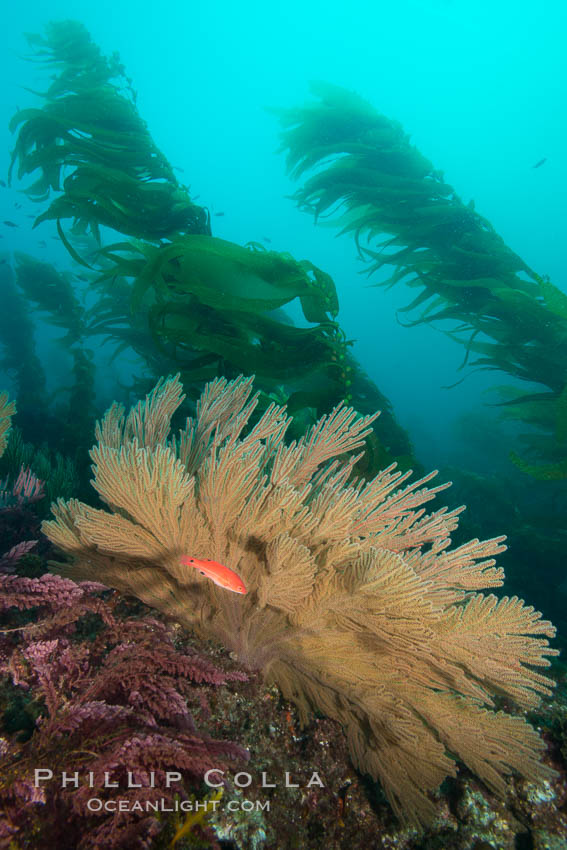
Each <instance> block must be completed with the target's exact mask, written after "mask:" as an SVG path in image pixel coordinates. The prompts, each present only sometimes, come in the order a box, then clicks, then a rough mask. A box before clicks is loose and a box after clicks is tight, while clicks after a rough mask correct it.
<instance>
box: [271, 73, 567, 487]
mask: <svg viewBox="0 0 567 850" xmlns="http://www.w3.org/2000/svg"><path fill="white" fill-rule="evenodd" d="M312 92H313V94H314V96H315V97H316V100H314V101H312V102H310V103H309V104H308V105H306V106H304V107H299V108H292V109H282V110H278V111H277V112H278V114H279V116H280V119H281V123H282V127H283V129H282V133H281V138H282V146H281V149H282V150H283V151H285V152H286V154H287V167H288V171H289V173H290V174H291V175H292V176H293V177H294V178H304V182H303V185H302V186H301V188H300V189H298V191H297V192H296V193H295V195H294V198H295V200H296V201H297V204H298V205H299V207H300V208H301V209H304V210H306V211H308V212H312V213H313V214H314V215H315V218H316V219H317V218H321V217H325V218H328V219H331V220H332V221H334V222H335V224H336V226H337V228H339V229H340V232H341V233H351V234H352V235H353V237H354V240H355V244H356V248H357V250H358V253H359V255H360V257H361V258H363V259H364V260H365V261H366V262H367V264H368V267H367V272H368V274H369V275H373V274H375V273H376V272H379V271H380V270H382V269H383V268H385V267H389V268H390V269H391V270H392V269H393V271H391V274H390V275H389V276H388V277H386V278H384V279H382V280H381V281H380V282H379V283H377V284H376V285H377V286H391V285H394V284H396V283H398V282H404V283H405V284H406V285H407V286H408V287H409V288H410V289H412V290H414V291H415V292H416V295H415V297H414V298H413V300H412V301H411V303H410V304H408V305H407V307H405V308H404V309H403V310H401V311H400V312H402V313H403V312H407V313H413V315H414V316H415V311H420V312H419V313H418V315H417V317H416V318H414V319H413V321H410V322H409V324H410V325H411V324H418V323H423V322H434V321H439V320H450V321H451V322H452V326H451V327H450V329H449V330H448V331H447V333H448V334H449V335H450V336H451V337H452V338H453V339H455V340H456V341H458V342H459V343H461V344H462V345H464V346H465V348H466V354H465V358H464V362H463V367H464V366H466V365H467V364H468V365H470V366H472V367H476V368H477V369H479V370H497V371H500V372H505V373H507V374H508V375H510V376H512V377H514V378H516V379H519V380H520V381H526V382H529V383H530V384H532V385H535V387H530V388H529V389H526V390H523V389H521V388H520V387H519V385H518V384H517V383H516V385H514V386H508V387H501V388H499V390H500V392H501V404H502V408H503V410H504V413H505V415H506V416H507V417H509V418H512V419H516V420H519V421H520V422H522V423H525V424H527V425H529V426H530V428H529V433H528V434H526V435H524V437H523V441H524V443H525V445H526V452H525V454H524V457H521V458H520V457H519V456H518V455H517V454H513V455H512V460H513V461H514V462H515V463H516V465H517V466H518V467H519V468H520V469H522V470H523V471H525V472H528V473H529V474H531V475H533V476H534V477H536V478H540V479H544V480H545V479H547V480H550V479H551V480H553V479H559V478H565V477H567V296H566V295H565V294H564V293H563V292H562V291H561V290H560V289H558V288H557V287H556V286H554V285H553V284H552V283H551V282H550V281H549V280H548V279H547V278H545V277H543V276H540V275H538V274H537V273H536V272H535V271H533V270H532V269H531V268H529V267H528V265H527V264H526V263H525V262H524V261H523V260H522V259H521V258H520V257H519V256H518V255H517V254H515V253H514V252H513V251H512V250H510V248H508V247H507V246H506V245H505V243H504V241H503V240H502V238H501V237H500V236H499V235H498V234H497V233H496V231H495V230H494V228H493V227H492V225H491V224H490V222H489V221H487V220H486V219H485V218H483V217H482V216H481V215H480V214H479V213H478V212H477V211H476V210H475V208H474V202H472V201H471V202H470V203H469V204H465V203H463V202H462V201H461V199H460V198H459V197H458V196H457V194H456V193H455V191H454V189H453V188H452V186H450V185H449V184H448V183H447V182H446V181H445V179H444V176H443V173H442V172H440V171H437V170H436V169H435V168H434V167H433V165H432V163H431V162H430V161H429V160H427V159H426V158H425V157H424V156H422V154H421V153H420V152H419V151H418V150H417V149H416V147H415V146H413V145H412V144H411V143H410V141H409V137H408V136H407V134H406V133H405V132H404V130H403V128H402V127H401V125H400V124H399V123H397V122H396V121H392V120H390V119H389V118H386V117H385V116H383V115H381V114H380V113H379V112H377V111H376V109H375V108H374V107H373V106H372V105H371V104H370V103H368V102H367V101H366V100H364V99H363V98H361V97H359V96H358V95H356V94H353V93H351V92H349V91H347V90H345V89H343V88H340V87H338V86H334V85H330V84H328V83H321V82H318V83H315V84H313V85H312ZM445 327H446V326H445Z"/></svg>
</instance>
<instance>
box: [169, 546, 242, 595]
mask: <svg viewBox="0 0 567 850" xmlns="http://www.w3.org/2000/svg"><path fill="white" fill-rule="evenodd" d="M181 563H182V564H183V565H184V566H185V567H195V569H197V570H199V572H200V573H201V575H202V576H207V578H210V580H211V581H214V583H215V584H218V586H219V587H224V589H225V590H232V592H233V593H246V592H247V591H246V587H245V585H244V582H243V581H242V579H241V578H240V576H239V575H237V573H235V572H234V570H231V569H229V568H228V567H224V566H223V565H222V564H219V562H218V561H211V559H210V558H190V557H189V556H188V555H182V557H181Z"/></svg>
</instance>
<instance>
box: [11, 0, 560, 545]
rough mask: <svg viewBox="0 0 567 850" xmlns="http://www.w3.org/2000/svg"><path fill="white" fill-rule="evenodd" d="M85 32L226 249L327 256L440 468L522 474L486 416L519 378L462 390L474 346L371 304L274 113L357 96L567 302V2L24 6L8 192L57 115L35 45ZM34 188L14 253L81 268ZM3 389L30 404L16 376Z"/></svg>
mask: <svg viewBox="0 0 567 850" xmlns="http://www.w3.org/2000/svg"><path fill="white" fill-rule="evenodd" d="M65 18H73V19H77V20H81V21H82V22H83V23H84V24H85V25H86V26H87V28H88V30H89V31H90V33H91V35H92V38H93V40H94V41H95V42H96V43H97V44H98V45H99V46H100V47H101V49H102V51H103V52H104V53H106V54H110V53H112V52H113V51H115V50H118V51H119V53H120V56H121V59H122V61H123V62H124V64H125V66H126V70H127V73H128V74H129V75H130V76H131V77H132V79H133V83H134V87H135V88H136V90H137V92H138V101H137V105H138V109H139V111H140V114H141V115H142V117H143V118H145V119H146V121H147V122H148V126H149V128H150V131H151V133H152V135H153V137H154V139H155V141H156V143H157V145H158V146H159V147H160V148H161V149H162V151H163V152H164V153H165V155H166V156H167V158H168V159H169V161H170V162H171V163H172V164H174V165H175V166H178V167H179V168H182V169H183V173H182V174H181V175H180V177H181V179H182V180H183V181H184V182H186V183H187V184H189V185H190V186H191V193H192V194H193V195H197V196H198V200H197V202H198V203H199V204H202V205H204V206H207V207H209V209H210V210H211V211H212V213H213V216H212V222H213V233H214V235H216V236H220V237H222V238H225V239H229V240H233V241H235V242H238V243H241V244H242V243H245V242H247V241H250V240H256V241H259V242H262V241H263V240H266V239H269V240H271V242H270V244H269V247H271V248H273V249H275V250H281V251H289V252H290V253H291V254H293V255H294V256H295V257H296V258H298V259H300V258H308V259H310V260H311V261H312V262H314V263H316V264H317V265H318V266H320V267H321V268H322V269H324V270H325V271H327V272H329V273H330V274H331V275H332V276H333V278H334V279H335V282H336V285H337V289H338V293H339V298H340V314H339V320H340V322H341V325H342V326H343V328H344V329H345V331H346V333H347V336H348V337H349V338H352V339H355V340H356V343H355V346H354V348H353V353H354V355H355V357H357V359H358V360H359V361H360V362H361V364H362V366H363V367H364V368H365V369H366V370H367V371H368V373H369V374H370V376H371V378H372V379H373V380H374V381H375V383H376V384H377V385H378V386H379V388H380V389H381V390H382V391H383V392H384V393H385V394H386V395H387V396H388V397H389V398H390V400H391V401H392V403H393V407H394V411H395V414H396V416H397V418H398V419H399V421H400V423H401V424H402V426H403V427H405V428H406V429H407V430H408V432H409V434H410V436H411V439H412V441H413V443H414V446H415V450H416V454H417V457H418V458H419V460H420V461H421V463H422V464H423V465H424V467H425V468H431V467H437V466H443V465H445V464H447V463H451V464H453V465H456V466H461V467H462V468H467V469H469V470H472V471H478V472H488V471H490V470H496V471H498V470H500V469H502V470H506V469H507V468H508V467H509V461H508V457H507V455H508V449H509V442H508V438H507V432H506V430H505V429H504V427H503V426H502V425H500V424H499V423H498V419H497V415H496V412H495V410H494V409H492V408H487V407H484V408H483V407H482V405H484V404H485V403H486V402H487V401H490V400H491V397H490V396H487V395H486V390H487V388H490V387H494V386H496V385H498V384H510V383H511V381H510V379H509V378H508V377H507V376H506V375H500V374H498V373H490V374H488V375H487V374H485V373H481V374H471V375H469V376H468V377H467V380H465V381H464V382H463V383H462V384H460V385H459V386H457V387H455V388H454V389H450V390H448V389H444V386H446V385H448V384H453V383H454V382H455V381H456V380H458V379H459V378H460V377H462V375H463V373H462V372H458V367H459V364H460V363H461V362H462V358H463V349H462V348H461V347H459V346H457V345H456V344H455V343H453V342H452V341H451V340H449V339H447V338H446V337H445V336H444V335H443V334H442V333H440V332H439V331H436V330H434V329H433V328H432V327H430V326H423V327H413V328H410V329H407V328H403V327H401V326H400V325H399V324H398V322H397V321H396V317H395V314H396V309H398V308H399V307H402V306H404V305H405V304H407V303H408V301H409V294H408V291H407V290H406V289H404V287H403V286H398V287H396V288H394V289H392V290H389V291H385V290H382V289H375V288H372V287H370V286H369V281H368V280H367V278H366V277H365V276H364V275H363V274H361V271H363V266H362V265H361V263H360V261H357V259H356V251H355V248H354V244H353V242H352V239H351V238H350V237H342V238H337V237H336V231H335V230H334V229H329V228H325V227H315V226H314V224H313V222H312V221H311V219H310V218H309V217H308V216H306V215H305V214H303V213H301V212H299V211H298V210H296V209H295V206H294V204H293V202H292V201H291V200H289V198H288V197H286V196H289V195H290V194H291V193H292V192H293V190H294V188H295V187H294V184H293V183H292V182H291V181H290V180H289V179H288V178H286V176H285V169H284V160H283V157H282V155H279V154H277V153H276V149H277V147H278V126H277V121H276V119H275V118H274V116H273V115H272V114H270V113H268V112H267V111H266V110H265V107H266V106H275V107H280V106H293V105H297V104H301V103H303V102H304V101H305V100H306V99H307V97H308V83H309V81H310V80H312V79H323V80H328V81H330V82H333V83H337V84H339V85H343V86H346V87H348V88H351V89H354V90H356V91H357V92H359V93H360V94H361V95H363V96H364V97H365V98H367V99H368V100H369V101H370V102H371V103H372V104H374V106H375V107H376V108H377V109H378V110H380V111H381V112H383V113H384V114H385V115H387V116H388V117H390V118H393V119H396V120H398V121H400V122H401V123H402V125H403V126H404V128H405V130H406V131H407V132H408V133H410V134H411V138H412V141H413V143H414V144H415V145H416V146H417V148H418V149H419V150H420V151H421V152H422V153H423V154H424V155H425V156H427V157H428V158H429V159H431V160H432V162H433V163H434V165H435V167H436V168H438V169H441V170H442V171H444V173H445V178H446V180H447V181H448V182H449V183H451V184H452V185H453V186H454V187H455V189H456V191H457V193H458V194H459V195H460V197H461V198H462V200H463V201H464V202H465V203H467V202H469V201H470V200H471V199H474V202H475V205H476V209H477V211H478V212H480V213H481V215H483V216H485V217H486V218H488V219H489V221H491V222H492V224H493V225H494V227H495V228H496V230H497V231H498V232H499V233H500V234H501V235H502V237H503V238H504V240H505V241H506V243H507V244H508V245H509V246H510V247H511V248H512V249H513V250H514V251H516V252H517V253H519V254H520V255H521V256H522V257H523V259H524V260H525V261H526V262H527V263H528V264H529V265H530V266H531V267H532V268H534V269H535V270H536V271H538V272H539V273H540V274H548V275H549V276H550V277H551V279H552V281H553V282H554V283H555V284H556V285H557V286H559V287H560V288H562V289H563V290H564V291H565V289H566V280H567V276H566V274H565V272H566V251H565V242H566V241H567V228H566V226H565V222H566V221H567V192H566V191H565V189H566V186H567V156H566V147H565V137H566V135H567V133H566V131H567V117H566V111H565V102H566V100H567V63H566V62H565V59H564V50H565V39H566V35H567V7H566V6H565V4H564V3H563V2H559V0H547V2H545V0H544V2H540V3H538V4H532V3H521V2H520V3H518V2H516V3H513V2H508V0H506V2H499V3H494V2H488V0H478V2H474V3H472V2H465V0H430V2H417V0H397V2H395V3H388V4H386V3H380V2H364V3H344V2H343V3H336V2H335V3H328V2H325V3H324V2H319V0H318V1H317V2H303V3H300V2H297V1H296V0H293V1H292V2H285V3H273V4H268V3H259V2H242V3H233V2H226V0H222V2H213V3H193V2H170V3H161V4H160V3H147V2H145V3H144V2H143V3H134V2H130V0H128V2H124V1H123V0H122V2H108V0H102V2H97V3H94V2H89V3H85V2H83V3H76V2H73V3H71V2H51V3H49V4H47V3H45V2H25V3H12V4H11V5H10V6H9V8H8V9H7V11H4V12H3V26H2V28H1V31H0V57H1V58H0V79H1V82H2V84H1V87H0V172H2V177H4V178H5V172H6V171H7V168H8V162H9V152H10V150H11V148H12V145H13V139H12V137H11V136H10V134H9V132H8V129H7V124H8V121H9V119H10V117H11V116H12V115H13V113H14V112H15V111H16V109H17V108H18V107H19V108H24V107H26V106H28V105H29V106H31V105H36V104H38V100H37V98H35V97H34V95H33V94H32V93H30V92H29V91H26V90H25V87H29V88H31V89H36V90H39V91H42V90H44V89H45V85H44V83H45V69H44V68H43V67H42V66H40V65H34V64H30V63H28V62H26V61H25V59H24V57H25V56H26V55H28V53H29V51H28V48H27V45H26V42H25V39H24V37H23V33H24V32H26V31H27V32H41V31H42V30H43V25H44V24H45V23H46V22H47V21H49V20H61V19H65ZM544 157H545V158H547V161H546V162H545V164H544V165H543V166H542V167H541V168H537V169H534V168H533V165H534V164H535V163H536V162H538V161H539V160H541V159H542V158H544ZM22 189H23V186H22V185H21V184H18V182H17V180H16V181H14V185H13V187H12V188H11V189H9V188H6V189H1V190H0V221H2V220H4V219H9V220H12V221H14V222H16V223H17V224H18V225H19V226H18V228H6V227H4V226H3V225H0V232H1V233H2V235H3V239H2V240H0V250H1V251H11V250H24V251H27V252H29V253H31V254H32V255H34V256H36V257H37V258H40V259H46V260H50V261H53V262H55V263H56V264H57V266H58V268H59V269H63V268H66V267H70V264H71V261H70V259H69V257H68V255H66V253H65V250H64V248H63V247H62V246H61V245H60V244H59V242H58V241H56V240H52V239H51V238H50V237H51V236H53V235H54V234H55V229H54V227H53V226H52V224H51V223H45V224H43V225H41V226H40V227H39V228H37V229H36V230H34V231H32V229H31V227H32V223H33V220H32V219H31V218H29V217H26V216H28V215H30V214H31V213H32V212H35V213H36V214H37V212H39V205H38V206H34V205H33V204H32V203H31V202H30V201H28V200H27V199H26V197H25V195H23V194H22V193H21V190H22ZM15 203H19V204H20V203H21V204H22V208H21V209H16V208H15V206H14V204H15ZM42 208H43V207H42ZM214 213H223V214H224V215H222V216H220V215H214ZM40 240H45V242H46V246H45V247H44V246H42V245H41V244H40ZM294 318H297V316H294ZM444 327H445V329H449V327H450V326H449V325H444ZM57 335H58V334H57V332H56V331H54V330H52V329H51V328H48V327H47V326H43V328H42V330H41V334H40V337H39V350H40V353H41V355H42V357H43V360H44V365H45V367H46V371H47V373H48V377H49V381H50V387H51V388H56V387H58V386H61V385H65V384H66V383H68V370H69V368H70V362H68V361H67V359H66V355H65V353H64V351H63V350H62V349H61V348H59V347H58V346H56V345H54V344H53V339H54V337H56V336H57ZM111 353H112V349H111V348H108V350H106V349H102V350H101V351H100V352H97V365H98V367H99V368H98V371H97V381H98V391H99V396H100V400H101V405H104V406H106V403H107V400H108V393H109V392H110V393H111V392H112V388H113V386H114V384H115V379H116V377H118V376H119V377H126V376H127V375H128V374H129V373H130V372H131V371H132V369H135V368H136V366H137V360H136V358H135V357H134V355H132V356H130V357H128V356H123V357H122V358H121V360H120V362H119V363H118V364H116V363H115V364H113V365H112V366H109V365H107V360H108V358H109V357H110V355H111ZM0 378H1V379H2V387H6V388H7V389H11V384H10V379H9V376H7V375H6V376H4V375H0ZM494 400H495V399H494ZM539 486H541V485H539ZM501 530H502V531H503V532H505V531H506V529H505V528H502V529H501Z"/></svg>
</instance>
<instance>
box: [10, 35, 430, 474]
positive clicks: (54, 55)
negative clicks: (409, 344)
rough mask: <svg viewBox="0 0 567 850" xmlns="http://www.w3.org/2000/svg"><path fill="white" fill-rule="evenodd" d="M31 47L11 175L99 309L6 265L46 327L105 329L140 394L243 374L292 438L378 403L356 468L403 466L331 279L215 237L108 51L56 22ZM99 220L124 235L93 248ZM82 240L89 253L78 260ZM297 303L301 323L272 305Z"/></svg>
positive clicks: (395, 434) (79, 338)
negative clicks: (284, 418) (278, 412)
mask: <svg viewBox="0 0 567 850" xmlns="http://www.w3.org/2000/svg"><path fill="white" fill-rule="evenodd" d="M29 42H30V44H31V46H32V47H33V48H34V58H35V60H36V61H39V62H43V63H45V65H46V66H47V67H48V68H49V69H50V70H51V71H54V72H55V74H54V76H53V77H52V78H51V83H50V85H49V86H48V88H47V90H46V91H45V92H42V93H41V94H40V96H41V98H42V100H43V104H42V105H41V106H39V107H37V108H33V109H23V110H20V111H19V112H18V113H17V114H16V115H15V116H14V118H13V120H12V122H11V129H12V130H13V131H17V137H16V144H15V148H14V151H13V155H12V162H11V168H10V175H11V176H13V174H14V173H17V176H18V178H20V179H23V178H26V177H29V176H30V175H32V174H33V175H34V177H35V180H34V182H33V183H32V184H31V185H30V186H29V187H28V188H27V190H26V191H27V194H28V196H29V197H30V198H31V199H33V200H36V201H38V202H40V203H44V204H47V206H46V208H45V210H44V211H43V212H41V213H40V214H39V215H38V216H37V218H36V220H35V223H34V226H38V225H40V224H41V222H43V221H45V220H47V219H52V220H55V222H56V225H57V230H58V233H59V236H60V238H61V240H62V241H63V243H64V245H65V247H66V248H67V250H68V251H69V253H70V254H71V256H72V257H73V259H74V260H75V261H76V262H77V263H80V264H81V265H82V266H85V267H87V268H88V271H87V272H85V273H84V274H83V275H81V277H82V278H83V279H84V280H87V281H88V286H89V289H90V292H91V293H94V294H95V296H96V298H95V303H94V305H92V306H90V308H89V310H88V311H86V312H85V311H82V308H81V307H80V305H79V302H78V299H77V298H76V297H75V296H74V295H73V285H72V283H71V282H70V281H69V278H68V276H65V275H58V273H56V272H55V271H54V270H53V269H52V268H51V267H49V266H46V265H45V264H40V263H37V262H36V261H35V260H32V259H31V258H29V257H24V256H20V257H19V258H18V269H17V279H18V283H19V285H20V288H21V290H22V291H23V293H24V294H25V296H26V297H27V298H31V299H32V301H33V302H34V303H36V305H37V306H38V307H40V309H42V310H43V311H44V312H45V313H46V315H47V316H48V319H49V320H51V321H55V322H57V323H58V324H60V325H61V324H62V323H64V322H65V321H67V331H68V334H67V339H68V340H69V343H70V344H72V345H73V346H74V351H78V350H82V348H81V347H82V346H83V344H84V342H85V340H86V339H87V338H89V337H92V336H93V335H101V334H103V335H104V336H105V337H106V339H108V340H110V341H112V342H113V343H114V345H115V354H116V355H118V354H119V353H120V352H122V351H124V350H125V349H133V350H134V351H135V352H136V353H137V354H138V355H139V356H140V357H141V358H142V359H143V361H144V362H145V365H146V367H147V371H148V372H149V374H146V375H145V376H144V380H145V382H146V383H145V385H146V387H149V386H150V385H151V384H152V383H153V380H154V378H155V377H156V376H159V375H162V374H167V373H168V372H172V371H180V373H181V379H182V381H183V383H184V386H185V388H186V391H187V392H188V395H189V396H190V397H193V398H197V397H198V395H199V393H200V392H201V390H202V387H203V385H204V383H205V382H206V381H207V380H211V379H213V378H214V377H216V376H217V375H225V376H227V377H228V378H233V377H235V376H237V375H238V374H239V373H242V372H244V373H246V374H251V373H254V374H255V375H256V383H257V386H259V387H260V389H261V405H260V407H261V408H262V409H265V408H266V407H267V406H268V405H269V404H270V403H271V402H272V401H277V402H280V403H281V402H284V403H287V405H288V409H289V410H290V412H292V413H293V414H294V416H295V417H296V421H297V427H298V428H299V429H300V430H303V429H304V428H305V426H306V425H307V424H309V423H310V422H313V421H315V419H316V417H317V416H319V415H321V414H322V413H324V412H325V411H327V410H328V409H330V408H331V407H332V406H333V405H335V404H336V403H337V402H339V401H340V400H342V399H346V400H347V402H349V403H350V404H352V405H354V406H355V407H356V408H357V409H358V410H360V412H361V413H368V412H371V411H374V410H376V409H379V410H381V411H382V415H381V417H380V419H379V420H378V422H377V423H376V426H375V431H374V435H373V438H372V440H371V442H370V452H369V454H368V457H367V459H366V463H367V466H368V469H369V470H370V471H372V470H373V471H377V470H378V469H379V468H381V467H383V466H384V465H385V464H386V463H388V462H389V461H390V460H392V459H396V460H398V461H399V462H400V463H401V465H402V467H403V468H407V467H408V466H409V465H410V464H414V463H415V462H414V460H413V458H412V450H411V446H410V443H409V440H408V438H407V436H406V434H405V433H404V432H403V430H402V429H401V428H400V426H399V425H398V424H397V423H396V421H395V419H394V417H393V414H392V410H391V406H390V404H389V402H388V400H387V399H386V398H385V397H384V396H383V395H382V394H381V393H380V391H379V390H378V388H377V387H376V386H375V385H374V384H373V383H372V381H371V380H370V379H369V378H368V377H367V376H366V375H365V374H364V372H363V371H362V369H361V368H360V367H359V365H358V363H357V362H356V361H355V359H354V358H353V357H352V355H351V353H350V352H349V346H350V345H351V344H352V343H351V341H349V340H347V338H346V335H345V333H344V332H343V330H342V329H341V327H340V325H339V323H338V321H337V315H338V310H339V304H338V298H337V293H336V289H335V285H334V282H333V280H332V278H331V277H330V276H329V275H328V274H326V273H325V272H324V271H323V270H321V269H319V268H317V267H316V266H314V265H313V264H312V263H310V262H309V261H307V260H301V261H298V260H296V259H294V258H293V257H292V256H291V255H289V254H287V253H279V252H276V251H270V250H267V249H266V248H265V247H264V246H263V245H260V244H258V243H248V244H247V245H245V246H241V245H237V244H234V243H232V242H228V241H225V240H222V239H218V238H215V237H214V236H212V234H211V223H210V214H209V212H208V210H207V209H206V208H204V207H201V206H199V205H197V204H196V203H195V202H194V200H192V199H191V193H190V187H188V186H185V185H182V184H180V183H179V181H178V180H177V178H176V176H175V171H174V169H173V168H172V166H171V165H170V164H169V163H168V161H167V159H166V158H165V156H164V155H163V153H162V152H161V151H160V150H159V149H158V148H157V147H156V145H155V143H154V141H153V139H152V137H151V135H150V133H149V131H148V128H147V125H146V123H145V122H144V121H143V120H142V118H141V117H140V115H139V114H138V111H137V108H136V93H135V91H134V89H133V87H132V82H131V80H130V79H129V78H128V77H127V76H126V74H125V71H124V68H123V66H122V65H121V64H120V62H119V59H118V57H117V56H116V55H113V56H112V57H111V58H110V59H107V58H105V57H104V56H103V55H102V54H101V52H100V50H99V49H98V47H96V45H94V44H93V42H92V41H91V39H90V36H89V34H88V32H87V31H86V29H85V28H84V27H83V26H82V25H81V24H79V23H75V22H70V21H66V22H63V23H52V24H50V25H49V27H48V28H47V30H46V35H45V36H32V37H29ZM36 94H37V93H36ZM38 173H39V176H37V174H38ZM101 227H105V228H111V229H112V230H113V231H116V232H117V233H118V234H120V235H121V237H122V238H121V239H119V240H118V241H114V242H113V243H112V244H105V243H104V242H103V240H102V238H101ZM86 235H89V236H91V237H92V236H94V238H95V239H96V240H97V242H98V246H99V247H98V250H97V251H95V252H94V253H91V254H90V255H89V256H88V257H85V254H84V252H83V251H82V250H81V244H82V243H84V240H85V236H86ZM123 237H127V238H126V239H124V238H123ZM44 284H45V285H44ZM57 293H60V294H61V295H62V297H61V298H59V297H58V295H57V297H55V298H54V296H56V294H57ZM50 299H51V301H50ZM294 301H298V302H299V304H300V306H301V310H302V313H303V317H304V319H305V326H304V327H299V326H297V325H295V324H294V323H293V322H292V321H291V319H290V318H289V317H288V316H287V315H286V314H285V313H284V312H283V310H282V308H284V307H285V306H286V305H288V304H290V303H291V302H294ZM55 302H56V303H57V309H53V304H55ZM143 389H144V385H143V384H142V383H138V385H137V386H136V390H137V391H138V392H139V391H141V390H143ZM20 409H22V408H21V405H20Z"/></svg>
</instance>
